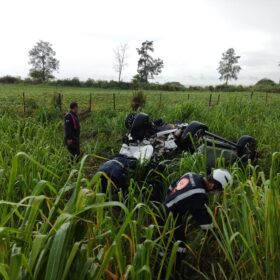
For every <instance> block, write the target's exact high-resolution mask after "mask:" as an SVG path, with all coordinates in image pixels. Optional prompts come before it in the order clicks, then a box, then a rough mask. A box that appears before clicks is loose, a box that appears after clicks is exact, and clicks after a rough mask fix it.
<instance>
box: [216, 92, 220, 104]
mask: <svg viewBox="0 0 280 280" xmlns="http://www.w3.org/2000/svg"><path fill="white" fill-rule="evenodd" d="M219 103H220V93H219V95H218V100H217V104H216V105H219Z"/></svg>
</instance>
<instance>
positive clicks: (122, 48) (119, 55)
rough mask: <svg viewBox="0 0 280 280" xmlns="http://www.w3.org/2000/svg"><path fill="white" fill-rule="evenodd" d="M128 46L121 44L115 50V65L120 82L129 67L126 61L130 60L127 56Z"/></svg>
mask: <svg viewBox="0 0 280 280" xmlns="http://www.w3.org/2000/svg"><path fill="white" fill-rule="evenodd" d="M127 50H128V44H127V43H126V44H120V45H119V46H118V47H117V48H116V49H114V54H115V65H114V69H115V71H116V72H117V73H118V74H119V77H118V80H119V82H120V81H121V78H122V73H123V70H124V68H125V67H126V66H127V63H126V60H127V58H128V55H127Z"/></svg>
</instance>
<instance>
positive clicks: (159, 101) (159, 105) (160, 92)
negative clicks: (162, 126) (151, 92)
mask: <svg viewBox="0 0 280 280" xmlns="http://www.w3.org/2000/svg"><path fill="white" fill-rule="evenodd" d="M161 98H162V96H161V92H160V93H159V108H160V109H161Z"/></svg>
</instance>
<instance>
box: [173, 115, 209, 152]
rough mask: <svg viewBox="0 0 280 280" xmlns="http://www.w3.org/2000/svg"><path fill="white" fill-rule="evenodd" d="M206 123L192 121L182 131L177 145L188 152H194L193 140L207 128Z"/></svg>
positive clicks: (200, 135)
mask: <svg viewBox="0 0 280 280" xmlns="http://www.w3.org/2000/svg"><path fill="white" fill-rule="evenodd" d="M207 129H208V127H207V125H205V124H203V123H200V122H196V121H193V122H191V123H190V124H189V125H188V126H187V127H186V128H185V129H184V130H183V132H182V134H181V136H180V138H179V141H178V146H179V147H180V148H181V149H183V150H186V151H188V152H190V153H194V152H195V146H194V140H196V139H199V138H200V137H202V136H203V134H204V131H205V130H207Z"/></svg>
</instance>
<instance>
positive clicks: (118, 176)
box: [97, 155, 136, 193]
mask: <svg viewBox="0 0 280 280" xmlns="http://www.w3.org/2000/svg"><path fill="white" fill-rule="evenodd" d="M135 168H136V160H135V159H132V158H128V157H125V156H121V155H119V156H115V157H113V158H111V159H109V160H108V161H106V162H104V163H103V164H102V165H101V166H99V168H98V169H97V172H100V173H101V191H102V192H103V193H106V191H107V187H108V185H109V184H110V183H111V186H112V190H113V193H116V192H118V191H119V190H120V189H123V190H124V191H126V190H127V186H128V171H129V169H135ZM108 179H109V180H108Z"/></svg>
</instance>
